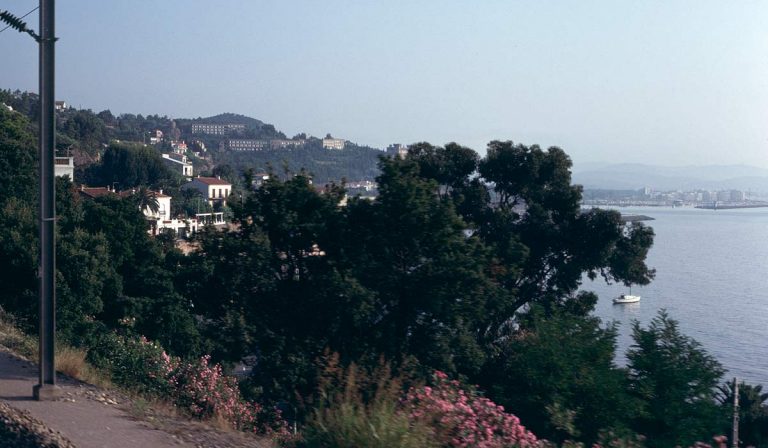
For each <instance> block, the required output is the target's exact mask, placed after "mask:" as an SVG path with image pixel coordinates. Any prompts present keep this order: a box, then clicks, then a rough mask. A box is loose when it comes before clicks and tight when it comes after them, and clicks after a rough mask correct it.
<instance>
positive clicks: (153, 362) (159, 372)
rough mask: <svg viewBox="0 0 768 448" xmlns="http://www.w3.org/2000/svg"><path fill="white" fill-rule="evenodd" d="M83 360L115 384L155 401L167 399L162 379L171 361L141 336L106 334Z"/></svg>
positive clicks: (157, 347) (168, 386)
mask: <svg viewBox="0 0 768 448" xmlns="http://www.w3.org/2000/svg"><path fill="white" fill-rule="evenodd" d="M86 359H87V360H88V362H90V363H91V364H92V365H94V366H96V367H97V368H100V369H104V370H105V371H107V372H108V373H109V375H110V380H111V381H112V382H114V383H115V384H119V385H120V386H123V387H126V388H129V389H133V390H136V391H139V392H142V393H145V394H149V395H151V396H155V397H167V396H169V395H170V385H169V383H168V381H167V380H166V377H167V376H168V374H169V372H170V371H171V370H173V369H174V368H175V366H174V365H173V361H172V360H171V358H170V357H168V355H167V354H166V353H165V351H164V350H163V348H162V347H160V346H159V345H158V344H156V343H153V342H150V341H148V340H147V339H146V338H144V337H143V336H142V337H140V338H128V337H125V336H122V335H119V334H117V333H107V334H105V335H104V336H102V337H101V338H99V340H98V341H97V342H96V344H94V345H93V346H92V347H91V348H90V349H89V350H88V355H87V358H86Z"/></svg>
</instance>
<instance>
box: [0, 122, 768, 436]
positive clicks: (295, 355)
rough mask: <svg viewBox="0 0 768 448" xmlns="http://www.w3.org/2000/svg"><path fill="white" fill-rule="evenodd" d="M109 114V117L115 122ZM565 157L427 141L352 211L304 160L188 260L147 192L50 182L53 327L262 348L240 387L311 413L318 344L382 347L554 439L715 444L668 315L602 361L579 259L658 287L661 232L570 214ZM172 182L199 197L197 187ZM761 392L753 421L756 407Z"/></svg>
mask: <svg viewBox="0 0 768 448" xmlns="http://www.w3.org/2000/svg"><path fill="white" fill-rule="evenodd" d="M86 115H87V114H86ZM110 117H111V114H99V119H101V120H117V121H120V119H119V118H114V117H111V118H110ZM81 118H82V120H81ZM81 118H75V117H71V120H72V121H70V124H69V125H66V126H67V127H66V131H67V132H69V133H70V134H68V135H70V136H71V138H73V139H77V141H78V142H81V143H78V144H82V145H88V144H90V143H87V141H88V138H90V137H88V136H89V135H94V134H95V133H98V132H100V131H99V129H101V128H100V127H99V126H91V125H90V124H88V123H89V121H90V118H88V119H86V117H85V116H84V117H81ZM105 122H106V121H105ZM109 126H115V124H114V122H113V124H110V125H109ZM33 131H34V129H33V127H32V126H31V124H30V123H29V121H28V120H27V119H26V118H25V117H24V116H23V115H22V114H19V113H16V112H8V111H6V110H4V109H3V110H0V167H5V168H6V169H4V170H0V189H2V193H3V194H2V195H0V209H1V210H2V213H0V250H1V251H2V253H3V255H4V257H0V275H2V279H0V280H2V284H3V285H4V288H2V290H0V305H1V306H2V307H3V308H4V309H5V310H7V311H10V312H12V313H14V314H16V315H17V316H18V317H19V318H20V319H21V321H22V322H26V325H27V328H29V329H34V326H35V321H36V319H35V318H34V317H35V313H36V301H35V295H36V289H37V279H36V271H35V268H36V264H37V231H36V227H37V222H36V219H35V215H36V213H37V195H36V193H35V188H36V187H35V186H36V182H34V180H35V178H36V163H35V157H36V156H35V148H34V146H35V145H34V138H33V133H32V132H33ZM110 132H111V131H110ZM96 140H98V139H96ZM96 140H94V141H96ZM158 162H159V161H158V154H157V152H155V151H154V150H153V149H151V148H148V147H144V146H142V145H132V144H129V145H125V144H112V145H110V146H109V148H108V149H107V150H106V152H105V154H104V159H103V163H102V164H101V165H98V168H94V170H95V171H94V176H100V177H99V179H100V181H101V182H102V183H103V184H109V183H111V182H120V183H121V184H122V183H123V182H124V183H125V185H121V186H123V187H126V186H129V185H130V186H132V187H140V184H144V185H145V186H148V185H149V186H152V185H158V184H160V185H164V184H168V183H172V179H171V180H169V178H168V177H167V173H166V172H165V171H164V170H163V168H162V164H160V163H158ZM570 167H571V162H570V159H569V158H568V156H567V155H566V154H565V152H563V151H562V150H561V149H559V148H549V149H541V148H539V147H538V146H535V145H534V146H525V145H521V144H513V143H512V142H499V141H494V142H491V143H490V144H489V147H488V154H487V156H485V157H483V158H481V157H479V156H478V155H477V154H476V153H475V152H474V151H472V150H470V149H468V148H465V147H461V146H459V145H457V144H449V145H446V146H445V147H434V146H432V145H429V144H427V143H421V144H418V145H414V146H413V147H412V148H411V150H410V153H409V155H408V157H406V158H405V159H399V158H387V157H382V158H381V159H380V160H379V170H380V174H379V176H378V178H377V182H378V184H379V196H378V197H377V198H375V199H374V200H368V199H362V198H350V199H349V201H348V202H347V204H346V206H341V205H340V204H341V203H342V201H343V199H344V189H343V187H342V186H341V185H337V184H333V183H331V184H328V185H326V186H325V187H324V188H323V189H322V191H319V190H318V189H317V186H316V184H313V183H312V181H311V178H310V176H309V175H308V174H306V172H303V171H299V174H297V175H294V176H286V178H284V179H281V178H280V176H273V177H272V178H270V179H269V180H268V181H266V182H265V183H264V184H263V185H262V186H261V187H259V188H256V189H251V188H242V190H241V192H242V194H243V196H242V198H241V200H238V201H232V204H231V206H232V208H233V213H234V218H235V220H236V222H237V224H239V226H238V227H237V228H236V230H232V231H217V230H213V229H205V230H204V231H202V232H200V233H199V234H198V235H197V239H196V241H195V242H194V243H195V244H196V245H197V248H198V249H197V250H195V251H193V252H191V253H190V254H188V255H184V254H182V253H181V252H180V251H179V250H177V249H176V248H175V247H174V244H173V240H172V239H170V238H167V237H165V236H163V237H159V238H152V237H150V236H149V235H148V233H147V230H148V224H147V221H146V219H145V218H144V216H143V215H142V213H141V212H140V209H141V207H143V206H146V205H151V203H152V198H151V195H150V194H148V191H147V190H146V189H141V188H138V193H137V194H135V195H133V196H131V197H125V198H121V197H120V196H118V195H106V196H103V197H100V198H98V199H95V200H93V199H86V198H84V197H81V196H80V194H79V193H78V191H77V189H75V188H74V187H73V186H72V184H71V183H70V182H68V181H67V180H60V181H59V183H58V185H57V187H58V190H57V213H58V216H59V219H58V224H57V229H58V246H57V250H58V255H59V256H58V265H57V269H58V272H57V281H58V291H59V307H58V316H59V325H58V328H59V331H60V334H61V337H62V338H64V339H66V340H68V341H70V342H72V343H74V344H77V345H83V346H86V347H92V351H91V353H92V355H91V356H92V358H93V359H96V360H98V359H101V358H99V355H98V354H99V347H100V345H99V344H100V343H103V342H104V341H105V339H104V337H105V335H109V334H112V333H111V331H112V330H118V331H120V332H123V333H125V334H129V335H130V334H132V335H144V336H146V337H148V338H150V339H151V340H155V341H158V342H159V343H161V344H162V345H163V346H164V347H166V348H167V349H168V350H169V351H170V352H171V353H172V354H175V355H180V356H184V357H193V356H197V355H199V354H202V353H210V354H212V356H213V360H214V361H217V362H218V361H220V362H226V363H234V362H239V361H241V360H243V359H250V360H255V363H254V364H255V365H254V368H253V373H252V375H251V377H250V378H249V380H248V384H247V392H248V394H249V395H250V396H251V397H258V398H260V399H261V400H267V401H273V402H278V403H283V404H284V405H287V406H290V407H292V408H293V407H295V408H296V409H299V410H300V411H299V416H298V417H299V419H300V420H301V419H302V418H305V417H306V416H308V415H312V410H311V408H312V406H313V404H312V403H313V399H314V398H313V397H315V394H316V393H317V390H318V389H317V388H318V383H319V381H320V375H319V373H318V365H317V363H318V359H321V358H322V357H323V356H324V354H325V353H328V352H329V351H331V352H336V353H339V356H340V358H339V359H340V362H341V363H342V364H348V363H351V362H357V363H359V364H360V365H362V366H371V365H375V364H376V363H377V362H378V360H379V359H380V357H381V356H384V357H385V358H386V359H388V360H390V361H391V362H392V364H393V366H394V367H395V368H399V367H401V366H402V364H403V363H405V362H407V363H408V365H409V366H411V367H410V369H411V371H413V372H416V373H415V374H416V375H419V374H426V373H427V372H432V371H433V370H435V369H437V370H441V371H444V372H446V373H447V374H448V375H450V376H451V377H454V378H462V379H465V380H468V381H470V382H472V383H474V384H478V385H479V386H480V388H481V389H482V390H485V391H486V393H487V394H488V396H489V398H491V399H493V400H494V401H496V402H498V403H501V404H503V405H505V406H506V408H507V409H508V410H509V411H511V412H514V413H516V414H518V415H520V417H521V418H522V419H523V421H524V422H525V424H526V425H528V426H530V427H531V428H533V429H534V430H535V431H536V432H537V434H538V435H540V436H542V437H546V438H550V439H552V440H558V441H560V440H565V439H576V440H581V441H584V442H592V441H595V440H597V439H598V438H599V435H600V434H601V433H604V432H605V431H613V432H614V433H615V434H621V435H627V436H628V437H630V438H631V437H632V436H633V432H634V433H639V434H643V435H645V436H647V437H648V443H649V445H651V446H672V445H674V444H686V443H692V442H693V441H694V440H696V439H699V440H703V439H707V438H708V437H709V436H711V435H712V434H713V433H715V432H717V431H718V430H720V429H721V428H722V427H723V422H724V418H723V416H724V415H725V414H726V411H724V409H727V405H726V404H722V405H720V404H718V401H717V400H716V397H715V386H716V385H717V383H718V381H719V380H720V376H721V374H722V370H721V368H720V366H719V365H718V364H717V362H716V361H714V360H713V359H712V358H711V357H710V356H709V355H708V354H706V352H704V350H702V349H701V347H699V346H698V345H697V344H696V343H695V341H692V340H691V339H690V338H687V337H685V336H684V335H682V334H680V332H679V330H678V329H677V326H676V323H675V322H674V321H673V320H671V319H670V318H669V317H668V316H666V315H664V314H662V315H660V316H659V318H657V319H656V320H655V321H654V322H653V323H652V324H651V325H650V326H649V327H648V328H647V329H643V328H641V327H639V326H636V328H635V332H634V333H635V335H634V336H635V346H633V348H632V350H631V351H630V353H629V355H628V356H629V359H630V364H629V366H628V368H627V369H621V368H618V367H616V366H615V365H614V363H613V359H614V355H615V346H616V331H615V329H614V328H613V327H612V326H610V325H609V326H605V325H603V324H602V323H601V322H600V321H599V319H597V318H595V317H594V316H592V315H591V312H592V310H593V308H594V304H595V302H596V300H597V299H596V297H595V296H594V295H593V294H586V293H579V291H578V290H579V286H580V284H581V281H582V279H583V278H584V276H585V275H586V276H588V277H591V278H596V277H597V276H602V277H603V278H605V279H606V280H609V281H618V282H624V283H627V284H638V283H639V284H645V283H648V282H649V281H650V280H651V279H652V278H653V275H654V272H653V270H652V269H650V268H649V267H648V266H647V265H646V264H645V258H646V255H647V252H648V250H649V248H650V247H651V245H652V242H653V231H652V229H650V228H649V227H646V226H644V225H642V224H640V223H634V224H624V223H623V222H622V221H621V219H620V215H619V214H618V213H617V212H614V211H607V210H598V209H594V210H590V211H586V212H585V211H582V210H581V209H580V207H579V201H580V198H581V189H580V187H578V186H573V185H571V179H570ZM217 170H218V172H219V173H220V174H222V175H223V176H225V177H226V176H236V175H237V171H238V170H237V169H233V168H227V167H226V166H219V167H217ZM246 174H247V175H249V176H252V172H248V173H246ZM249 184H250V182H248V181H245V182H242V185H243V186H245V185H249ZM179 197H180V198H181V201H182V202H181V203H182V204H186V207H189V208H192V207H194V203H195V200H196V199H197V198H194V197H188V198H184V197H183V196H181V195H179ZM102 358H103V357H102ZM101 361H104V359H101ZM101 361H100V362H101ZM755 393H756V394H757V396H754V397H752V398H751V399H752V400H753V401H757V402H758V404H755V405H754V406H755V408H754V409H753V410H752V411H750V412H751V413H750V414H749V415H750V416H752V417H750V418H751V419H752V420H749V421H750V422H753V423H754V422H761V421H763V420H760V419H761V418H763V417H762V416H761V415H762V414H760V411H761V410H763V411H764V410H765V405H764V404H763V403H764V401H765V400H764V399H763V400H762V401H760V397H759V395H760V393H759V391H753V395H754V394H755ZM315 398H316V397H315ZM315 402H316V400H315ZM724 402H725V401H723V400H721V403H724ZM353 411H354V412H357V411H356V410H353ZM745 420H746V418H745ZM680 422H684V423H685V425H684V426H685V428H681V427H680V426H679V423H680ZM339 423H340V424H341V423H344V422H339ZM753 423H750V424H753ZM754 424H757V423H754ZM755 434H757V435H755V436H754V437H758V436H760V433H759V432H756V433H755ZM751 437H752V436H751ZM755 440H758V439H755Z"/></svg>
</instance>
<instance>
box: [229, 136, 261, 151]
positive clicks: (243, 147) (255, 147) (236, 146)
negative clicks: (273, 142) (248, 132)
mask: <svg viewBox="0 0 768 448" xmlns="http://www.w3.org/2000/svg"><path fill="white" fill-rule="evenodd" d="M269 147H270V144H269V140H254V139H232V140H228V141H227V149H229V150H230V151H261V150H263V149H267V148H269Z"/></svg>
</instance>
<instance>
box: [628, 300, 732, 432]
mask: <svg viewBox="0 0 768 448" xmlns="http://www.w3.org/2000/svg"><path fill="white" fill-rule="evenodd" d="M632 338H633V339H634V344H633V345H632V347H630V349H629V351H628V352H627V359H628V360H629V365H628V367H629V378H630V391H631V393H632V394H633V395H634V396H635V397H637V398H638V399H640V400H641V401H642V404H643V411H642V413H641V414H640V416H639V417H638V418H637V419H636V421H635V423H634V426H635V430H636V431H637V432H639V433H641V434H643V435H645V436H646V437H647V438H648V445H649V446H651V447H669V446H678V445H679V446H687V445H690V444H692V443H694V442H695V441H696V440H707V439H709V438H710V437H711V436H712V435H714V434H713V433H714V432H716V431H717V429H718V428H720V427H721V426H720V424H721V422H720V421H719V418H720V413H719V411H718V409H717V404H716V387H717V385H718V382H719V380H720V378H721V377H722V375H723V372H724V371H723V368H722V366H721V365H720V363H719V362H717V360H715V358H713V357H712V356H711V355H710V354H709V353H707V352H706V351H705V350H704V349H703V348H702V347H701V345H700V344H699V343H698V342H696V341H695V340H694V339H692V338H690V337H688V336H685V335H684V334H682V333H681V332H680V329H679V326H678V323H677V321H675V320H673V319H671V318H670V317H669V315H668V314H667V312H666V311H664V310H662V311H660V312H659V314H658V315H657V316H656V317H655V318H654V319H653V320H652V321H651V323H650V324H649V325H648V327H647V328H642V327H641V326H640V323H639V322H635V324H634V325H633V328H632Z"/></svg>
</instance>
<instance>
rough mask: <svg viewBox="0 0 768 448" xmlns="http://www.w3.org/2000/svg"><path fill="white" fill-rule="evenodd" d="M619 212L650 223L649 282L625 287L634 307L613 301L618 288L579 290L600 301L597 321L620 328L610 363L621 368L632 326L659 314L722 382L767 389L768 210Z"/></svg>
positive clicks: (621, 289) (595, 285) (601, 285)
mask: <svg viewBox="0 0 768 448" xmlns="http://www.w3.org/2000/svg"><path fill="white" fill-rule="evenodd" d="M618 210H619V211H621V212H622V213H624V214H642V215H647V216H650V217H653V218H655V220H653V221H645V222H644V224H645V225H648V226H651V227H652V228H653V230H654V231H655V233H656V237H655V240H654V244H653V248H651V250H650V253H649V254H648V260H647V262H648V265H650V266H651V267H653V268H655V269H656V278H655V279H654V280H653V281H652V282H651V283H650V284H649V285H646V286H643V287H638V286H633V287H632V294H635V295H640V296H642V299H641V301H640V302H639V303H634V304H623V305H617V304H613V303H612V299H613V298H614V297H616V296H618V295H620V294H623V293H627V292H628V290H627V288H626V287H625V286H624V285H621V284H618V285H617V284H613V285H606V284H605V282H603V281H602V280H596V281H589V280H588V279H587V280H586V281H585V282H584V283H583V284H582V289H584V290H590V291H594V292H596V293H597V294H598V295H599V297H600V299H599V301H598V304H597V306H596V309H595V313H596V314H597V316H599V317H600V318H602V319H603V320H604V321H605V322H610V321H615V322H617V323H618V324H619V338H618V353H617V363H618V364H620V365H624V364H625V363H626V357H625V356H624V355H625V353H626V350H627V348H629V347H630V346H631V345H632V342H633V341H632V337H631V335H632V322H633V321H639V322H640V324H641V325H643V326H645V325H647V324H648V322H650V321H651V319H653V318H654V317H655V316H656V315H657V313H658V311H659V310H660V309H666V310H667V312H668V313H669V315H670V317H671V318H673V319H675V320H677V321H678V322H679V323H680V330H681V331H682V332H683V333H684V334H686V335H688V336H690V337H692V338H694V339H696V340H697V341H698V342H699V343H701V345H702V347H703V348H704V349H705V350H707V351H708V352H709V353H710V354H711V355H713V356H714V357H715V358H717V360H718V361H720V363H722V364H723V367H725V368H726V369H727V370H728V373H726V376H725V378H724V379H730V378H732V377H734V376H735V377H738V378H739V379H740V380H744V381H746V382H747V383H752V384H763V385H765V386H766V387H768V208H754V209H738V210H701V209H695V208H689V207H682V208H671V207H670V208H667V207H627V208H619V209H618Z"/></svg>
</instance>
